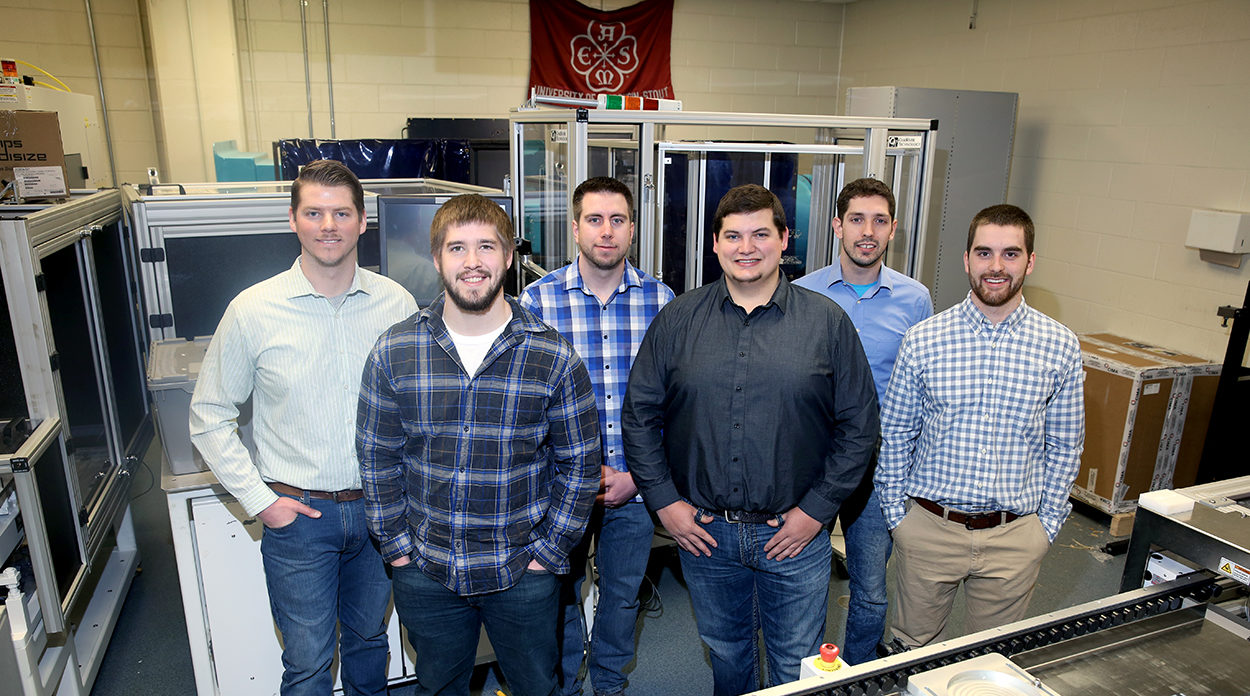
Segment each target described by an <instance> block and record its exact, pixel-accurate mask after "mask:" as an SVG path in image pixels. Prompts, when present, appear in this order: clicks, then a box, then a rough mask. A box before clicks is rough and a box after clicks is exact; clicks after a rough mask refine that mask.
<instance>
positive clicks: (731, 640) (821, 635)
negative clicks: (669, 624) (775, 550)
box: [679, 517, 833, 696]
mask: <svg viewBox="0 0 1250 696" xmlns="http://www.w3.org/2000/svg"><path fill="white" fill-rule="evenodd" d="M703 527H704V529H706V530H707V531H708V532H709V533H711V535H712V537H713V538H714V539H716V543H717V547H716V548H714V549H712V555H711V556H710V557H708V556H695V555H694V554H691V553H688V552H686V551H680V552H679V558H681V570H682V574H683V575H685V578H686V585H687V587H689V588H690V601H691V604H693V605H694V615H695V621H696V622H697V623H698V625H699V638H701V639H702V640H703V642H704V643H705V644H707V646H708V649H709V650H710V652H711V658H712V679H713V693H714V694H715V696H737V695H738V694H742V693H746V692H749V691H755V690H757V689H759V688H760V686H759V669H758V667H757V665H758V664H759V651H758V647H757V646H758V641H757V640H756V632H757V631H759V630H762V631H763V633H764V651H765V654H766V656H767V660H768V662H767V664H768V683H767V684H766V686H776V685H778V684H784V683H786V682H789V681H794V680H795V679H798V678H799V662H800V661H801V660H802V659H803V658H804V657H807V656H809V655H815V654H816V653H817V652H819V651H820V644H821V643H822V642H823V641H824V639H825V616H826V613H827V612H828V609H829V572H830V571H829V567H830V563H831V562H832V560H833V548H832V546H830V543H829V535H828V532H827V531H825V530H824V529H822V530H821V531H820V532H818V533H817V534H816V536H815V537H814V538H813V539H812V540H811V541H810V542H809V543H808V544H807V546H806V547H804V549H803V551H802V552H801V553H800V554H799V555H798V556H795V557H794V558H788V559H786V560H783V561H779V560H772V561H770V560H768V559H767V558H766V557H765V553H764V545H765V544H767V543H768V540H769V539H772V538H773V535H774V534H776V533H777V531H778V529H779V528H778V527H771V526H769V525H767V524H748V523H731V522H726V521H725V520H724V519H723V518H720V517H717V518H715V519H713V520H712V521H711V522H709V523H708V524H705V525H704V526H703Z"/></svg>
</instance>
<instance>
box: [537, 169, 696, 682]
mask: <svg viewBox="0 0 1250 696" xmlns="http://www.w3.org/2000/svg"><path fill="white" fill-rule="evenodd" d="M633 209H634V197H633V194H632V193H631V192H630V190H629V187H627V186H625V184H623V183H621V182H620V181H617V180H616V179H612V178H608V177H594V178H592V179H587V180H586V181H583V182H582V183H581V184H580V185H579V186H578V187H577V189H576V190H575V191H574V192H573V238H574V240H575V241H576V242H577V248H578V255H577V260H576V261H574V262H573V263H570V264H568V265H567V266H564V267H563V268H559V269H557V270H555V271H552V272H551V273H549V274H547V275H546V276H544V277H543V278H541V279H540V280H538V281H536V282H534V284H532V285H530V286H529V287H527V288H526V289H525V291H524V292H522V293H521V297H520V300H521V306H522V307H525V308H526V309H529V310H531V311H533V312H534V313H535V314H537V315H538V316H539V317H541V318H542V320H543V321H545V322H547V323H548V324H550V325H551V326H553V327H555V329H556V330H557V331H559V332H560V333H561V334H563V335H564V337H565V338H567V339H569V341H570V342H572V344H573V347H574V348H576V349H577V353H578V355H580V356H581V358H582V360H584V361H585V362H586V367H587V369H588V370H589V371H590V381H591V383H593V384H594V387H595V401H596V402H597V405H598V407H599V432H600V434H601V435H602V437H603V445H602V450H603V487H604V494H603V507H596V510H595V515H594V517H592V521H591V525H590V527H589V530H590V532H591V533H588V534H587V535H586V537H585V538H583V539H582V543H581V544H579V545H578V547H577V550H576V551H575V553H574V555H573V558H572V563H573V571H572V573H570V574H569V576H568V577H567V578H565V580H564V588H563V592H562V594H561V612H562V616H561V621H562V622H563V630H562V635H561V638H560V640H561V646H560V653H561V658H560V661H561V672H562V674H561V683H560V686H561V692H562V693H564V694H566V695H567V694H580V693H582V680H581V678H580V676H581V667H582V655H583V648H584V647H586V646H588V648H589V651H588V660H587V662H588V672H589V675H590V681H591V686H592V687H593V688H594V692H595V694H618V693H622V692H624V690H625V673H624V671H625V666H626V665H628V664H629V663H630V662H631V661H632V660H633V658H634V625H635V623H636V622H637V620H638V587H639V585H641V584H642V577H643V575H644V573H645V572H646V570H647V559H648V558H649V557H650V554H651V537H652V534H653V533H654V531H655V523H654V522H652V520H651V515H650V514H648V513H647V509H646V506H644V505H643V503H642V500H641V498H639V497H638V487H637V486H636V485H634V479H633V477H632V476H630V474H629V466H628V462H626V461H625V449H624V446H623V443H622V442H621V403H622V401H623V400H624V397H625V386H626V384H628V382H629V368H630V365H632V364H633V362H634V356H635V355H636V354H637V353H638V345H639V344H640V343H642V337H643V336H644V335H645V334H646V333H647V327H648V326H650V325H651V320H652V319H654V318H655V315H656V314H658V313H659V311H660V308H661V307H663V306H664V305H665V304H667V303H668V301H669V300H671V299H673V291H672V290H670V289H669V288H668V286H666V285H664V284H663V283H661V282H660V281H658V280H656V279H655V278H652V277H651V276H649V275H647V274H646V273H643V272H642V271H640V270H638V269H637V268H635V267H634V265H633V264H631V263H630V262H629V260H628V259H627V258H626V256H627V255H628V254H629V249H630V244H631V242H632V241H633V239H634V218H633ZM591 534H594V535H595V537H596V538H597V539H598V541H597V542H596V546H595V563H596V567H597V568H598V571H599V584H598V587H599V601H598V603H597V605H596V608H595V620H594V630H593V632H592V635H590V636H586V635H585V629H584V628H583V626H584V622H583V621H582V614H581V606H580V604H579V603H578V599H579V598H580V597H581V587H582V582H583V581H584V580H585V578H586V563H585V558H586V554H587V551H588V547H589V542H590V537H591ZM587 640H588V641H589V642H588V643H587Z"/></svg>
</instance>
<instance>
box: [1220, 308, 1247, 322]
mask: <svg viewBox="0 0 1250 696" xmlns="http://www.w3.org/2000/svg"><path fill="white" fill-rule="evenodd" d="M1244 309H1245V308H1244V307H1234V306H1232V305H1224V306H1223V307H1220V308H1219V309H1217V310H1215V313H1216V314H1217V315H1219V316H1221V317H1223V318H1224V321H1221V322H1220V326H1223V327H1227V326H1228V320H1229V319H1232V320H1234V321H1236V320H1237V319H1239V318H1240V317H1241V314H1242V311H1243V310H1244Z"/></svg>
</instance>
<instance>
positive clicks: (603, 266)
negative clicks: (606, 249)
mask: <svg viewBox="0 0 1250 696" xmlns="http://www.w3.org/2000/svg"><path fill="white" fill-rule="evenodd" d="M628 253H629V248H628V247H626V248H624V249H621V250H620V253H618V254H613V255H612V256H611V257H608V258H607V259H603V258H599V257H597V256H595V254H594V250H593V249H592V250H591V253H588V254H587V253H585V252H583V254H584V255H585V257H586V260H587V261H589V262H590V265H592V266H594V267H595V268H598V269H599V270H601V271H611V270H614V269H615V268H617V267H619V266H620V265H621V262H622V261H624V260H625V256H626V254H628Z"/></svg>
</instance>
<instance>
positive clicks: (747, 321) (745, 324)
mask: <svg viewBox="0 0 1250 696" xmlns="http://www.w3.org/2000/svg"><path fill="white" fill-rule="evenodd" d="M742 325H743V326H750V325H751V320H750V319H748V320H746V321H744V322H742Z"/></svg>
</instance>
